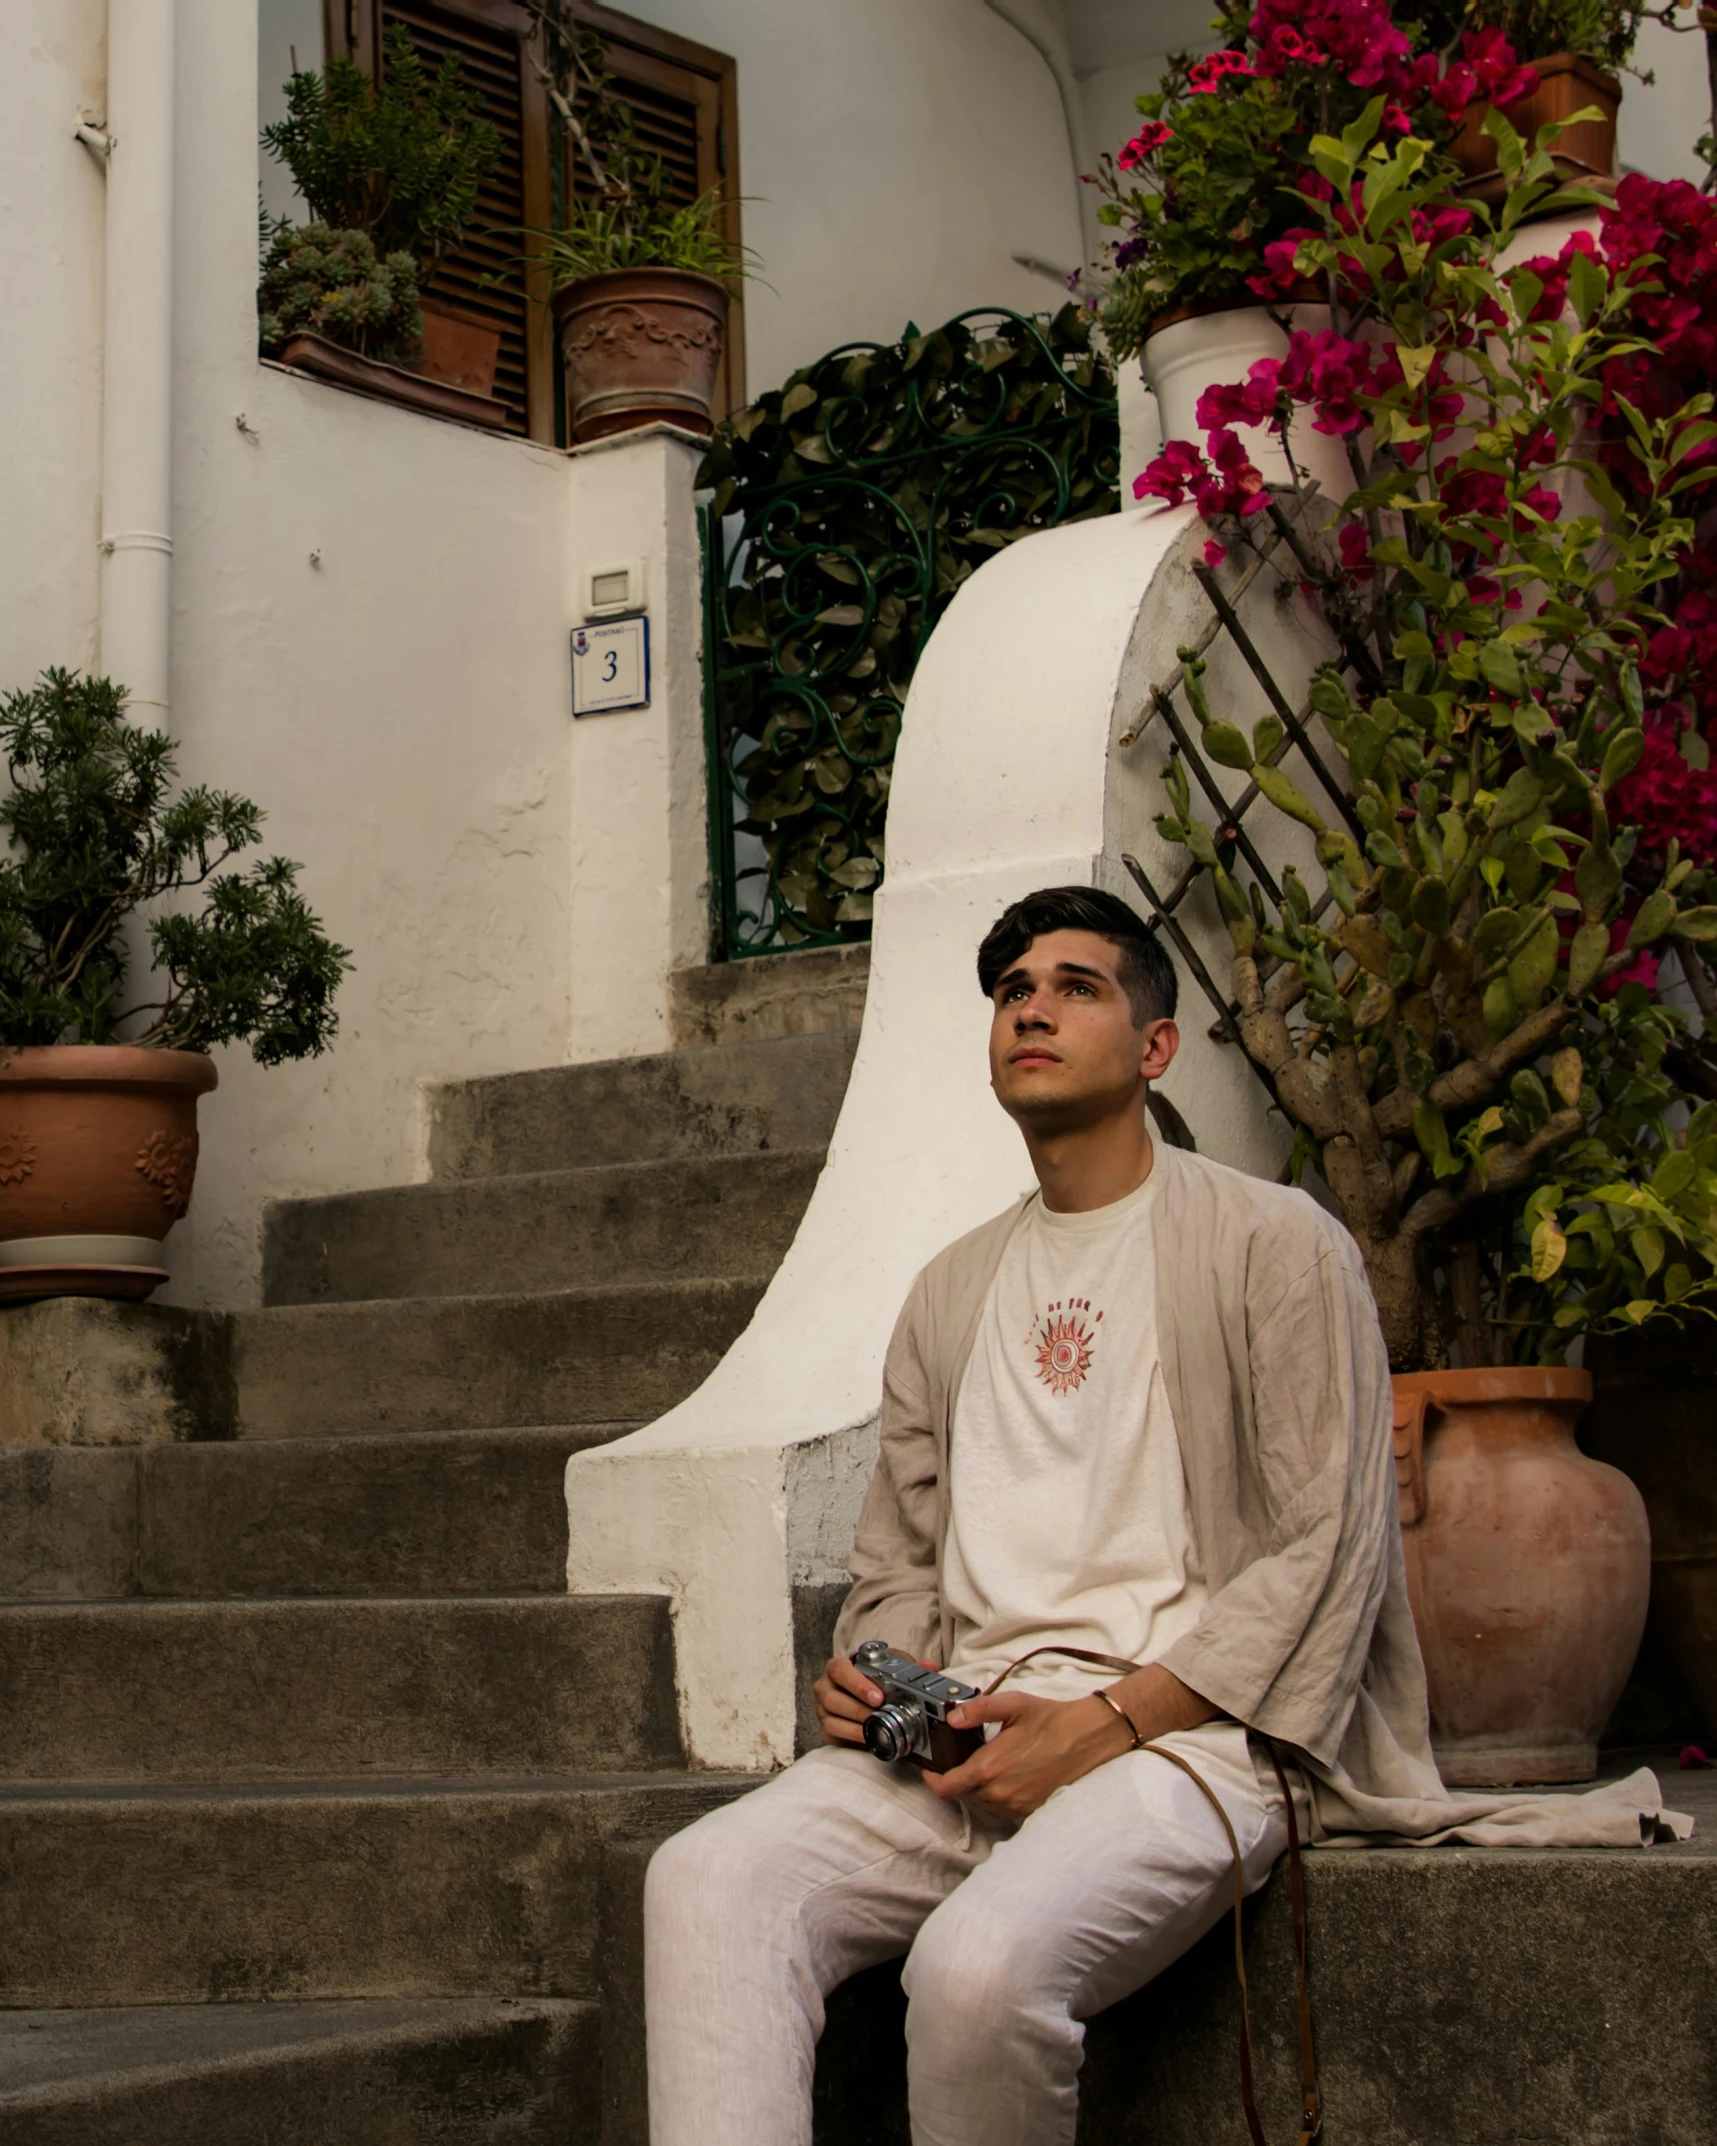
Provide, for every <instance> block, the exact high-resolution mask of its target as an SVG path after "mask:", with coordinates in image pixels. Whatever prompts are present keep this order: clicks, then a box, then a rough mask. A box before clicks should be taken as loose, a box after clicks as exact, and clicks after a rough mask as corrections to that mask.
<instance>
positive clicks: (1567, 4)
mask: <svg viewBox="0 0 1717 2146" xmlns="http://www.w3.org/2000/svg"><path fill="white" fill-rule="evenodd" d="M1421 14H1422V17H1423V26H1422V34H1423V36H1424V38H1425V40H1426V42H1427V43H1428V44H1431V45H1433V46H1435V47H1438V48H1440V49H1443V50H1445V51H1447V52H1448V53H1449V54H1450V55H1451V59H1450V66H1449V75H1450V77H1451V78H1452V79H1455V80H1457V81H1458V80H1460V79H1461V78H1462V76H1463V72H1464V75H1465V76H1466V77H1468V78H1470V79H1469V81H1468V87H1469V89H1470V92H1471V94H1470V97H1469V100H1468V103H1467V108H1466V114H1465V117H1464V119H1463V121H1462V123H1461V125H1460V127H1459V128H1458V129H1457V130H1456V133H1455V136H1454V139H1453V141H1452V142H1451V144H1450V154H1451V155H1452V156H1453V157H1454V159H1455V161H1456V163H1458V164H1459V165H1460V167H1461V169H1462V171H1463V172H1465V173H1466V175H1467V183H1466V186H1465V187H1464V189H1463V191H1464V192H1468V193H1473V194H1476V195H1478V197H1479V198H1480V199H1482V200H1485V201H1488V202H1492V203H1495V202H1498V201H1500V200H1501V199H1502V197H1503V194H1504V193H1505V192H1506V191H1507V184H1508V182H1507V179H1506V177H1505V175H1504V174H1503V172H1502V171H1501V170H1500V168H1499V167H1498V164H1497V157H1496V144H1495V141H1494V140H1493V139H1492V137H1491V136H1490V135H1489V134H1487V133H1486V131H1485V126H1484V120H1485V114H1486V111H1487V110H1488V109H1489V100H1488V99H1487V98H1486V96H1485V84H1484V83H1483V81H1482V80H1481V79H1480V77H1481V76H1482V74H1483V71H1484V61H1485V56H1486V54H1487V53H1488V52H1490V51H1491V50H1493V49H1494V48H1495V47H1496V45H1497V44H1498V43H1499V42H1500V41H1506V42H1507V44H1508V45H1509V46H1510V47H1511V49H1512V51H1513V52H1514V53H1515V54H1516V55H1517V56H1518V58H1519V60H1521V61H1523V62H1525V63H1526V64H1527V66H1528V67H1529V69H1530V71H1531V74H1532V78H1533V79H1532V83H1531V86H1530V88H1529V89H1527V90H1526V91H1525V93H1524V94H1523V95H1520V96H1518V97H1516V98H1515V99H1514V100H1513V101H1512V102H1511V104H1510V105H1509V110H1508V116H1509V122H1510V124H1511V125H1512V126H1513V127H1514V129H1515V130H1516V132H1517V133H1519V134H1521V135H1523V136H1524V137H1525V138H1526V139H1527V140H1528V141H1530V140H1533V139H1535V138H1536V135H1537V132H1538V129H1539V128H1540V127H1544V126H1559V127H1561V129H1562V132H1561V134H1560V136H1559V138H1558V140H1557V143H1556V148H1555V152H1554V154H1555V162H1556V168H1557V171H1558V174H1559V175H1560V176H1561V177H1562V178H1563V179H1565V180H1575V181H1578V182H1580V183H1582V184H1586V185H1591V184H1593V183H1594V182H1595V183H1596V184H1597V185H1598V186H1599V187H1600V188H1608V187H1609V186H1611V185H1613V183H1614V179H1613V174H1614V172H1615V168H1616V114H1617V112H1618V110H1619V108H1620V105H1621V98H1622V85H1621V79H1620V78H1621V75H1622V73H1623V72H1624V70H1626V69H1627V68H1628V66H1629V63H1630V61H1631V60H1632V59H1633V54H1634V46H1635V44H1636V43H1637V41H1638V38H1639V30H1640V24H1641V23H1642V22H1643V21H1645V20H1646V19H1647V17H1648V16H1649V17H1650V18H1651V19H1653V20H1655V21H1660V22H1665V23H1668V24H1670V25H1671V26H1673V25H1674V16H1675V7H1674V4H1673V0H1672V4H1671V5H1670V6H1667V7H1662V8H1651V7H1646V6H1642V5H1639V4H1638V0H1421ZM1684 27H1686V28H1688V29H1691V28H1693V27H1694V24H1693V21H1692V19H1691V17H1689V19H1688V20H1687V22H1686V24H1685V25H1684Z"/></svg>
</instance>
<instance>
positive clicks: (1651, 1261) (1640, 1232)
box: [1628, 1223, 1663, 1282]
mask: <svg viewBox="0 0 1717 2146" xmlns="http://www.w3.org/2000/svg"><path fill="white" fill-rule="evenodd" d="M1628 1243H1629V1244H1630V1245H1631V1246H1632V1247H1633V1255H1634V1257H1635V1259H1637V1260H1638V1261H1639V1263H1640V1267H1641V1269H1642V1271H1643V1272H1644V1274H1645V1278H1646V1280H1647V1281H1648V1282H1649V1281H1650V1280H1651V1278H1652V1276H1653V1275H1654V1274H1655V1273H1656V1272H1657V1270H1658V1268H1659V1267H1661V1266H1662V1265H1663V1232H1662V1231H1661V1230H1656V1229H1653V1228H1652V1227H1651V1226H1650V1224H1649V1223H1642V1224H1641V1225H1640V1227H1639V1228H1638V1229H1634V1230H1629V1232H1628Z"/></svg>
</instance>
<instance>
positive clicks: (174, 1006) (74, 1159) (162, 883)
mask: <svg viewBox="0 0 1717 2146" xmlns="http://www.w3.org/2000/svg"><path fill="white" fill-rule="evenodd" d="M124 706H125V694H124V692H123V690H122V688H120V687H118V686H116V685H114V684H113V683H112V682H111V681H110V680H108V679H105V678H80V677H78V676H76V675H75V674H74V673H72V672H69V671H64V670H49V671H45V672H44V673H43V674H42V676H41V678H40V679H38V680H37V682H36V683H35V684H34V685H33V686H30V687H28V688H26V689H24V690H23V691H20V692H13V693H9V694H7V695H6V696H5V697H4V699H3V700H0V753H3V754H4V757H5V762H6V771H7V776H8V780H9V788H8V792H7V794H6V796H5V797H4V798H3V799H0V834H3V835H4V837H5V841H6V845H7V853H6V854H5V856H4V857H0V1301H15V1300H17V1299H20V1298H26V1297H42V1296H63V1295H71V1296H111V1297H132V1298H136V1297H143V1296H147V1295H148V1294H149V1292H150V1291H151V1290H152V1289H154V1288H155V1287H156V1286H157V1284H158V1283H160V1282H161V1281H163V1280H164V1279H165V1269H164V1268H163V1266H162V1261H161V1253H162V1240H163V1239H164V1238H165V1237H166V1235H167V1232H168V1231H169V1230H170V1229H171V1228H172V1227H173V1225H174V1224H175V1223H176V1222H177V1221H178V1220H179V1218H180V1217H181V1216H182V1215H183V1214H184V1212H185V1209H186V1207H187V1205H188V1204H189V1201H190V1197H191V1184H192V1179H193V1176H194V1173H195V1170H196V1163H197V1098H198V1097H199V1096H200V1095H203V1094H206V1093H207V1091H208V1090H209V1089H211V1088H213V1087H214V1086H215V1067H214V1064H213V1061H212V1060H211V1059H210V1058H209V1056H208V1051H209V1048H210V1047H211V1046H212V1045H214V1044H217V1043H229V1042H238V1041H244V1042H248V1043H249V1045H250V1047H251V1051H252V1054H253V1055H254V1057H255V1058H256V1059H257V1061H258V1063H259V1064H262V1065H275V1064H278V1063H279V1062H280V1061H282V1060H283V1059H289V1058H302V1057H306V1056H312V1055H314V1054H316V1053H318V1052H320V1051H321V1050H323V1049H324V1048H325V1047H326V1045H327V1043H328V1041H329V1039H330V1037H332V1035H333V1033H334V1029H335V1014H334V1004H333V1001H334V993H335V991H336V989H337V988H338V985H339V982H340V978H341V976H342V975H343V974H344V973H345V971H346V969H347V968H348V967H349V966H350V962H349V959H348V956H347V950H346V949H345V948H344V947H342V946H336V945H335V944H334V943H333V941H332V940H330V939H329V938H327V937H326V936H325V935H324V933H323V932H322V930H321V928H320V926H319V925H318V923H317V920H316V918H315V917H314V916H312V915H311V914H310V912H309V910H308V909H307V908H306V907H305V905H304V901H303V898H302V896H301V895H300V894H299V893H298V890H297V884H296V873H297V867H296V866H294V865H292V864H289V863H288V862H287V861H286V860H285V859H284V858H280V857H269V858H266V859H263V860H262V861H260V862H258V863H255V864H253V865H252V866H251V868H250V869H249V870H248V871H246V872H223V871H222V870H221V866H222V865H224V864H226V863H227V862H228V861H229V860H230V859H231V858H233V857H234V856H236V855H237V854H238V853H239V852H240V851H242V850H245V849H247V848H249V847H251V846H252V845H253V844H254V843H255V842H256V841H257V840H258V839H259V831H260V827H261V821H262V815H261V814H260V813H259V812H258V810H257V808H256V807H255V806H254V805H253V804H251V803H249V802H248V800H246V799H245V798H242V797H235V796H233V795H231V794H230V793H228V792H225V791H212V790H208V789H204V788H201V787H195V788H191V789H184V790H180V791H179V792H178V793H177V794H176V795H174V794H173V788H174V754H173V747H172V744H171V742H170V741H169V740H168V739H167V738H166V737H164V736H163V735H161V734H160V733H159V732H156V731H151V730H140V729H136V728H134V727H133V726H132V725H131V724H129V723H128V722H127V721H126V720H125V716H124ZM198 888H201V889H202V890H203V900H202V906H201V908H200V909H196V908H193V907H190V906H188V905H187V904H186V902H185V900H184V897H185V896H186V895H188V894H190V893H192V892H193V891H194V890H196V889H198ZM163 903H165V904H167V905H168V906H166V907H165V908H160V907H158V905H161V904H163ZM149 909H155V910H156V913H155V914H154V915H152V916H150V918H149V921H148V937H149V944H150V949H151V953H152V955H153V964H152V969H151V973H150V976H149V978H148V983H147V985H146V987H145V988H146V991H147V992H149V994H150V995H148V996H145V997H143V998H142V999H141V1000H139V1001H133V1000H130V999H128V997H127V994H126V973H127V967H128V956H129V953H130V937H129V935H130V933H131V932H132V931H133V929H134V926H135V920H136V919H138V918H139V916H140V915H141V914H142V913H143V912H144V911H146V910H149Z"/></svg>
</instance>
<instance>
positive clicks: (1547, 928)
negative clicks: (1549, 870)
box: [1507, 909, 1561, 1013]
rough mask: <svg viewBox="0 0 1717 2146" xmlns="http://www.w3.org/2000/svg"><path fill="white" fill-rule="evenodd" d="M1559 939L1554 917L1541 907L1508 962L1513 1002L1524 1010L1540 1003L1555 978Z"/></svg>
mask: <svg viewBox="0 0 1717 2146" xmlns="http://www.w3.org/2000/svg"><path fill="white" fill-rule="evenodd" d="M1560 951H1561V941H1560V940H1559V938H1558V937H1557V932H1556V919H1555V918H1554V917H1553V916H1552V915H1551V914H1550V912H1549V910H1547V909H1545V910H1540V912H1539V921H1538V924H1537V926H1536V928H1535V929H1534V930H1533V932H1532V935H1531V937H1530V938H1529V939H1528V940H1527V942H1526V944H1525V945H1524V946H1523V947H1522V948H1521V949H1520V950H1519V952H1518V953H1517V954H1515V955H1514V957H1513V958H1512V959H1511V960H1510V962H1509V964H1508V972H1507V973H1508V981H1509V984H1510V986H1511V987H1512V989H1513V992H1514V997H1515V1002H1516V1004H1517V1005H1518V1006H1519V1007H1520V1009H1521V1011H1522V1012H1523V1013H1527V1012H1530V1011H1531V1010H1532V1009H1533V1008H1534V1007H1536V1006H1538V1005H1540V1004H1542V1002H1543V999H1544V994H1545V993H1546V992H1547V991H1548V990H1549V989H1550V986H1551V985H1552V983H1554V982H1555V980H1556V962H1557V956H1558V954H1559V953H1560Z"/></svg>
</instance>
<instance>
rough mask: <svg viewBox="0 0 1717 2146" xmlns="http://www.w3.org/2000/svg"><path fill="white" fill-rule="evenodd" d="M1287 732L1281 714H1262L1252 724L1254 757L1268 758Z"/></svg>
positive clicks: (1256, 758)
mask: <svg viewBox="0 0 1717 2146" xmlns="http://www.w3.org/2000/svg"><path fill="white" fill-rule="evenodd" d="M1287 734H1288V733H1287V731H1286V729H1285V728H1284V727H1283V724H1282V719H1281V717H1280V716H1279V715H1261V716H1260V717H1259V718H1258V720H1257V722H1255V723H1254V724H1253V725H1252V756H1253V758H1254V759H1255V760H1268V759H1269V757H1270V755H1271V754H1272V753H1273V752H1274V751H1275V750H1276V748H1277V746H1278V745H1280V744H1281V742H1282V740H1283V739H1284V738H1285V737H1286V736H1287Z"/></svg>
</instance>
